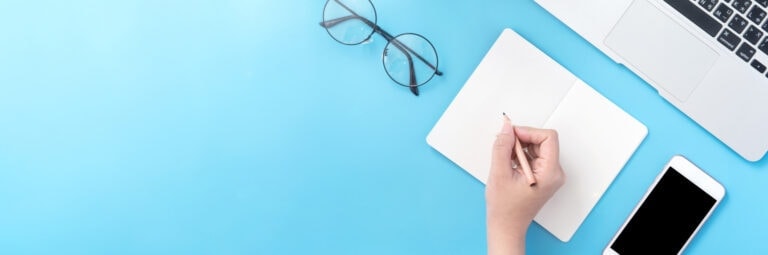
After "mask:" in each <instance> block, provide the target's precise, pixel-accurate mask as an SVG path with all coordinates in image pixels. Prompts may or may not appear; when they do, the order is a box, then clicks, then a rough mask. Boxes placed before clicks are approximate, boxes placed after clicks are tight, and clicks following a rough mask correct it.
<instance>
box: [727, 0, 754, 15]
mask: <svg viewBox="0 0 768 255" xmlns="http://www.w3.org/2000/svg"><path fill="white" fill-rule="evenodd" d="M750 5H752V0H733V4H732V5H731V6H733V8H734V9H736V10H737V11H739V12H740V13H745V12H747V9H749V6H750Z"/></svg>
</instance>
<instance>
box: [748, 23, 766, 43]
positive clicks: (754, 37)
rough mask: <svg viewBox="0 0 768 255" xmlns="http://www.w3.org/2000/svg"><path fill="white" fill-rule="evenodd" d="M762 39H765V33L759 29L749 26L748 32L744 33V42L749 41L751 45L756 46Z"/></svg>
mask: <svg viewBox="0 0 768 255" xmlns="http://www.w3.org/2000/svg"><path fill="white" fill-rule="evenodd" d="M760 37H763V31H760V29H758V28H757V27H755V26H753V25H749V28H747V32H744V40H747V41H748V42H749V43H751V44H753V45H754V44H756V43H757V41H760Z"/></svg>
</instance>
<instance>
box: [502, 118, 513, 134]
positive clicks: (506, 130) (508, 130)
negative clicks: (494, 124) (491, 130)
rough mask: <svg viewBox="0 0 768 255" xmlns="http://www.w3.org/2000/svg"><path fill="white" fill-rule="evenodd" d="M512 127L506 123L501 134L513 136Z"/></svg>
mask: <svg viewBox="0 0 768 255" xmlns="http://www.w3.org/2000/svg"><path fill="white" fill-rule="evenodd" d="M512 129H513V128H512V125H510V124H509V122H506V121H504V124H502V126H501V133H502V134H511V133H512Z"/></svg>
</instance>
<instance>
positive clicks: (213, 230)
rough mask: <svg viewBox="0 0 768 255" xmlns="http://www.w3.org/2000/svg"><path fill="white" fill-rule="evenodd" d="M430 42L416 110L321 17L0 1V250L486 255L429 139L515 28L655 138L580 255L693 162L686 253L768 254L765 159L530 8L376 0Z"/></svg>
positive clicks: (238, 8) (301, 9)
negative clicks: (699, 216)
mask: <svg viewBox="0 0 768 255" xmlns="http://www.w3.org/2000/svg"><path fill="white" fill-rule="evenodd" d="M374 3H375V5H376V7H377V9H378V14H379V24H380V25H381V26H383V27H384V28H386V29H387V30H389V31H390V32H393V33H396V34H397V33H401V32H416V33H420V34H423V35H424V36H426V37H427V38H429V39H430V40H431V41H432V42H433V43H434V44H435V46H436V48H437V50H438V54H439V56H440V69H442V70H443V71H444V72H445V76H443V77H438V78H435V79H434V80H433V81H431V82H430V83H429V84H427V85H425V86H424V87H422V95H421V96H420V97H414V96H412V95H411V94H410V93H409V92H408V90H407V89H405V88H403V87H400V86H397V85H395V84H394V83H393V82H392V81H391V80H390V79H389V78H388V77H387V75H386V74H385V73H384V71H383V67H382V65H381V50H382V49H383V47H384V44H385V42H384V40H383V39H381V38H375V39H374V41H373V42H372V43H368V44H365V45H361V46H355V47H350V46H344V45H341V44H339V43H337V42H335V41H334V40H332V39H331V38H330V37H329V36H328V34H327V33H326V32H325V31H324V30H323V29H322V28H321V27H319V26H318V24H317V23H318V22H319V21H320V20H321V16H322V9H323V4H324V1H321V0H317V1H262V0H256V1H249V0H229V1H180V0H166V1H144V0H140V1H128V2H122V1H13V0H11V1H2V2H0V253H2V254H483V253H485V251H486V240H485V202H484V196H483V195H484V189H483V186H482V185H481V183H480V182H478V181H476V180H474V179H473V178H472V177H471V176H470V175H468V174H466V173H465V172H464V171H462V170H461V169H460V168H458V167H457V166H455V165H454V164H452V163H451V162H450V161H449V160H447V159H446V158H444V157H443V156H441V155H440V154H439V153H437V152H436V151H435V150H433V149H431V148H430V147H429V146H428V145H427V144H426V143H425V137H426V135H427V133H428V132H429V130H430V129H431V127H432V125H433V124H434V123H435V122H436V121H437V119H438V118H439V117H440V114H441V113H442V112H443V110H444V109H445V108H446V107H447V106H448V104H449V103H450V102H451V100H452V99H453V97H454V96H455V95H456V93H457V92H458V91H459V89H460V88H461V86H462V85H463V84H464V82H465V81H466V80H467V78H468V77H469V76H470V74H471V72H472V71H473V70H474V68H475V66H476V65H477V64H478V63H479V61H480V60H481V58H482V57H483V55H484V54H485V53H486V51H487V50H488V49H489V48H490V46H491V44H492V43H493V41H494V40H495V39H496V37H497V36H498V35H499V33H500V32H501V30H502V29H503V28H505V27H510V28H513V29H515V30H517V31H518V32H519V33H520V34H522V35H523V36H524V37H526V38H527V39H528V40H530V41H531V42H532V43H533V44H535V45H537V46H538V47H540V48H541V49H542V50H543V51H544V52H546V53H547V54H549V55H550V56H551V57H552V58H554V59H555V60H557V61H558V62H559V63H561V64H562V65H564V66H565V67H566V68H568V69H569V70H571V71H572V72H573V73H575V74H576V75H577V76H579V77H581V78H582V79H583V80H585V81H586V82H587V83H589V84H591V85H592V86H593V87H595V88H596V89H597V90H598V91H600V92H601V93H603V94H604V95H605V96H607V97H608V98H610V99H611V100H613V101H614V102H615V103H616V104H618V105H619V106H621V107H622V108H623V109H625V110H626V111H627V112H629V113H630V114H632V115H633V116H635V117H636V118H638V119H639V120H640V121H642V122H643V123H645V125H647V126H648V128H649V130H650V133H649V135H648V137H647V139H646V140H645V141H644V143H643V144H642V145H641V146H640V148H639V149H638V151H637V153H636V154H635V155H634V157H633V158H632V159H631V160H630V162H629V163H628V164H627V165H626V167H625V168H624V169H623V171H622V172H621V173H620V174H619V176H618V177H617V178H616V180H615V181H614V182H613V184H612V185H611V187H610V188H609V189H608V191H607V193H606V194H605V195H604V196H603V198H602V200H601V201H600V203H598V205H597V207H595V208H594V210H593V211H592V213H591V214H590V215H589V217H588V218H587V220H586V221H585V222H584V224H583V225H582V226H581V228H580V229H579V230H578V232H576V235H575V236H574V237H573V239H572V240H571V241H570V242H568V243H562V242H560V241H558V240H557V239H555V238H554V237H553V236H551V235H550V234H548V233H547V232H546V231H545V230H543V229H542V228H541V227H540V226H538V225H535V224H534V225H533V226H532V227H531V229H530V231H529V233H528V239H527V244H528V251H529V252H530V253H531V254H596V253H599V252H600V251H601V250H602V249H603V248H604V247H605V245H606V243H607V242H608V241H609V240H610V238H611V237H612V236H613V234H614V233H615V231H616V230H617V229H618V227H619V226H620V225H621V224H622V223H623V221H624V220H625V218H626V217H627V215H628V214H629V213H630V212H631V210H632V209H633V207H634V206H635V204H636V203H637V202H638V200H639V199H640V198H641V196H642V195H643V194H644V192H645V191H646V188H647V187H648V186H649V185H650V183H651V182H652V180H653V178H654V177H655V176H656V174H657V173H658V172H659V171H660V170H661V167H662V166H663V165H664V164H665V163H666V162H667V161H668V160H669V159H670V158H671V157H672V156H673V155H675V154H683V155H685V156H687V157H688V158H690V159H691V160H692V161H694V162H695V163H697V164H698V165H700V166H701V167H702V168H704V169H706V170H707V171H708V172H709V173H710V174H711V175H713V176H714V177H715V178H716V179H718V180H719V181H720V182H722V183H723V184H724V185H725V187H726V189H727V195H726V198H725V200H724V201H723V203H722V204H721V205H720V207H719V208H718V209H717V210H716V211H715V213H714V214H713V215H712V217H711V218H710V220H709V222H708V223H707V224H706V225H705V226H704V227H703V229H702V230H701V232H700V233H699V234H698V236H697V237H696V238H695V239H694V241H693V242H692V243H691V245H690V246H689V248H688V250H687V251H688V253H689V254H750V253H757V252H758V251H762V252H765V251H766V248H765V240H766V239H768V232H767V231H766V229H768V216H766V213H765V211H766V208H767V205H768V198H767V195H766V194H768V185H766V183H768V160H766V159H763V160H762V161H760V162H757V163H749V162H747V161H745V160H743V159H741V158H739V157H738V156H737V155H736V154H735V153H734V152H732V151H730V150H729V149H728V148H727V147H725V146H724V145H723V144H721V143H720V142H719V141H717V140H716V139H715V138H713V137H712V136H711V135H709V134H708V133H706V132H705V131H704V130H703V129H702V128H700V127H698V126H697V125H696V124H695V123H694V122H692V121H691V120H689V119H687V118H686V117H685V116H684V115H683V114H682V113H680V112H679V111H677V110H676V109H675V108H673V107H672V106H671V105H670V104H668V103H666V102H665V101H664V100H663V99H662V98H661V97H659V96H658V95H657V94H656V92H655V91H654V90H653V89H652V88H651V87H650V86H648V85H647V84H646V83H644V82H643V81H642V80H640V79H639V78H637V77H636V76H635V75H633V74H632V73H631V72H629V71H627V70H626V69H624V68H623V67H621V66H619V65H617V64H615V63H613V62H612V61H611V60H610V59H609V58H607V57H606V56H605V55H603V54H602V53H600V52H599V51H598V50H596V49H595V48H594V47H592V46H591V45H590V44H589V43H587V42H586V41H584V40H583V39H581V38H580V37H579V36H578V35H577V34H575V33H574V32H572V31H571V30H570V29H568V28H567V27H566V26H565V25H563V24H562V23H561V22H559V21H558V20H557V19H555V18H554V17H552V16H551V15H549V14H548V13H547V12H545V11H544V10H543V9H541V8H540V7H539V6H538V5H536V4H535V3H533V1H532V0H515V1H511V0H489V1H378V0H376V1H374Z"/></svg>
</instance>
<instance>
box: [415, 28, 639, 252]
mask: <svg viewBox="0 0 768 255" xmlns="http://www.w3.org/2000/svg"><path fill="white" fill-rule="evenodd" d="M502 112H506V113H507V114H508V115H509V116H510V118H511V119H512V122H513V123H514V124H516V125H526V126H533V127H541V128H550V129H555V130H557V131H558V133H559V138H560V163H561V165H562V167H563V170H564V171H565V174H566V176H567V178H566V182H565V184H564V185H563V187H562V188H560V190H558V192H557V193H556V194H555V195H554V197H552V199H551V200H550V201H549V202H547V204H546V205H545V206H544V208H542V210H541V211H540V212H539V214H538V215H536V218H535V221H536V222H537V223H538V224H539V225H541V226H542V227H544V228H545V229H546V230H547V231H549V232H550V233H552V234H553V235H555V236H556V237H557V238H558V239H560V240H561V241H564V242H567V241H568V240H570V239H571V237H572V236H573V234H574V233H575V232H576V230H577V229H578V228H579V225H581V223H582V222H583V221H584V219H586V217H587V215H588V214H589V212H590V211H591V210H592V208H593V207H594V206H595V204H597V202H598V200H599V199H600V197H601V196H602V195H603V193H604V192H605V190H606V189H607V188H608V186H609V185H610V184H611V182H612V181H613V179H614V178H615V177H616V175H617V174H618V173H619V171H621V169H622V168H623V167H624V164H625V163H626V162H627V160H629V158H630V157H631V156H632V154H633V153H634V151H635V150H636V149H637V147H638V146H639V145H640V143H641V142H642V141H643V139H644V138H645V136H646V134H647V132H648V131H647V129H646V127H645V126H644V125H643V124H642V123H640V122H639V121H637V120H636V119H634V118H633V117H632V116H630V115H629V114H627V113H626V112H624V111H623V110H621V109H620V108H619V107H618V106H616V105H615V104H613V103H612V102H611V101H609V100H608V99H607V98H605V97H603V96H602V95H600V94H599V93H598V92H597V91H595V90H594V89H592V87H590V86H589V85H587V84H585V83H584V82H582V81H581V80H580V79H578V78H577V77H576V76H574V75H573V74H571V73H570V72H569V71H568V70H566V69H565V68H563V67H562V66H560V65H559V64H557V63H556V62H555V61H553V60H552V59H550V58H549V57H548V56H547V55H545V54H544V53H543V52H541V51H539V50H538V49H537V48H536V47H534V46H533V45H531V44H530V43H529V42H527V41H526V40H525V39H523V38H522V37H521V36H520V35H518V34H517V33H515V32H514V31H512V30H510V29H505V30H504V31H503V32H502V33H501V36H499V38H498V39H497V41H496V43H494V45H493V47H492V48H491V50H490V51H489V52H488V53H487V54H486V56H485V58H484V59H483V61H482V62H481V63H480V65H479V66H478V67H477V69H476V70H475V72H474V73H473V74H472V76H471V77H470V78H469V80H468V81H467V83H466V84H464V87H463V88H462V89H461V91H460V92H459V94H458V95H457V96H456V98H455V99H454V100H453V102H452V103H451V104H450V106H448V109H446V111H445V113H443V116H442V117H441V118H440V120H438V122H437V124H435V126H434V128H433V129H432V131H431V132H430V133H429V135H428V136H427V143H429V145H431V146H432V147H433V148H435V149H436V150H437V151H439V152H440V153H442V154H443V155H445V156H446V157H447V158H448V159H450V160H451V161H453V162H454V163H456V164H457V165H458V166H460V167H461V168H463V169H464V170H466V171H467V172H469V173H470V174H471V175H472V176H474V177H475V178H477V179H478V180H480V181H481V182H483V183H485V182H486V179H487V178H488V172H489V170H490V160H491V149H492V145H493V141H494V139H495V137H496V134H497V133H498V132H499V129H500V128H501V123H502V117H501V113H502Z"/></svg>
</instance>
